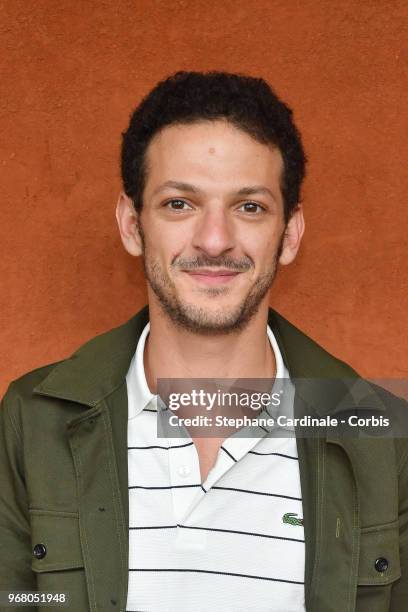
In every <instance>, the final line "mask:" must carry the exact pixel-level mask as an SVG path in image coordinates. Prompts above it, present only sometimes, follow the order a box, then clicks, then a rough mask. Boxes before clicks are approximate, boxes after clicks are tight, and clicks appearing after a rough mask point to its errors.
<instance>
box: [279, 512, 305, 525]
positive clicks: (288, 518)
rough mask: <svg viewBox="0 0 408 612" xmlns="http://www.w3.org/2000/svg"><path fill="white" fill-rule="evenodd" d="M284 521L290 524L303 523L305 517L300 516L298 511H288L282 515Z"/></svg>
mask: <svg viewBox="0 0 408 612" xmlns="http://www.w3.org/2000/svg"><path fill="white" fill-rule="evenodd" d="M282 521H283V522H284V523H287V524H288V525H303V519H302V518H298V515H297V514H296V512H286V514H284V515H283V516H282Z"/></svg>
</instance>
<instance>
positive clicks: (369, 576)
mask: <svg viewBox="0 0 408 612" xmlns="http://www.w3.org/2000/svg"><path fill="white" fill-rule="evenodd" d="M400 577H401V565H400V555H399V526H398V521H394V522H392V523H387V524H385V525H377V526H374V527H365V528H363V529H362V530H361V540H360V561H359V568H358V585H359V586H360V585H361V586H373V585H374V586H375V585H378V586H379V585H387V584H390V583H392V582H394V581H395V580H398V578H400Z"/></svg>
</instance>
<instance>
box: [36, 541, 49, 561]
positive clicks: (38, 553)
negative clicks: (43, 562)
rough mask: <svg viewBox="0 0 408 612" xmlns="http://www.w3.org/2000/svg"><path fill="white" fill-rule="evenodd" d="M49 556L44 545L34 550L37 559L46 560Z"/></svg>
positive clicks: (37, 545) (38, 545)
mask: <svg viewBox="0 0 408 612" xmlns="http://www.w3.org/2000/svg"><path fill="white" fill-rule="evenodd" d="M46 554H47V549H46V548H45V546H44V544H36V545H35V546H34V548H33V555H34V557H35V558H36V559H44V557H45V555H46Z"/></svg>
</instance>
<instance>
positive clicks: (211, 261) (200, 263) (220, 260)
mask: <svg viewBox="0 0 408 612" xmlns="http://www.w3.org/2000/svg"><path fill="white" fill-rule="evenodd" d="M171 267H172V268H176V269H177V268H182V269H183V270H195V269H196V268H227V269H228V270H235V271H238V272H246V271H247V270H249V269H250V268H252V267H253V262H252V260H250V259H249V258H247V257H244V258H242V259H238V260H236V261H235V260H233V259H229V258H227V257H225V256H222V257H207V256H205V255H201V256H198V257H195V258H194V259H185V258H184V259H183V258H181V257H180V258H176V259H175V260H174V261H173V262H172V264H171Z"/></svg>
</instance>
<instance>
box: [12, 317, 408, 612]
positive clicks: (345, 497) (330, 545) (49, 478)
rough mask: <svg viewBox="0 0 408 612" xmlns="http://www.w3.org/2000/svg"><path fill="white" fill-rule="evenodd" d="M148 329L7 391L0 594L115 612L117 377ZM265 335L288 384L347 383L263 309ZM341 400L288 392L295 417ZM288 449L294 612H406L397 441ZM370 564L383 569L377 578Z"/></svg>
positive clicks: (122, 395)
mask: <svg viewBox="0 0 408 612" xmlns="http://www.w3.org/2000/svg"><path fill="white" fill-rule="evenodd" d="M148 318H149V311H148V307H147V306H146V307H144V308H143V309H142V310H141V311H140V312H139V313H138V314H137V315H136V316H135V317H133V318H132V319H131V320H130V321H128V322H127V323H126V324H125V325H122V326H121V327H118V328H115V329H113V330H111V331H109V332H107V333H105V334H102V335H100V336H98V337H96V338H94V339H92V340H90V341H89V342H88V343H87V344H85V345H84V346H83V347H81V348H80V349H79V350H78V351H77V352H76V353H75V354H74V355H73V356H72V357H71V358H69V359H66V360H63V361H61V362H58V363H57V364H52V365H48V366H45V367H43V368H40V369H37V370H35V371H33V372H30V373H28V374H26V375H25V376H23V377H21V378H20V379H19V380H17V381H14V382H13V383H11V385H10V387H9V389H8V391H7V393H6V395H5V397H4V399H3V402H2V404H3V407H2V410H1V412H0V415H1V430H0V486H1V490H0V591H1V590H18V589H20V590H22V589H25V590H39V591H45V592H62V593H64V592H65V593H68V594H69V596H70V604H69V606H68V607H65V608H59V609H61V610H66V611H67V612H86V611H88V610H91V611H98V612H102V611H103V612H105V611H106V612H115V611H119V610H125V609H126V598H127V582H128V488H127V486H128V482H127V443H126V441H127V391H126V380H125V376H126V373H127V370H128V367H129V364H130V361H131V358H132V356H133V354H134V352H135V349H136V345H137V341H138V338H139V336H140V334H141V332H142V329H143V327H144V326H145V324H146V323H147V321H148ZM269 325H270V326H271V328H272V330H273V332H274V334H275V337H276V339H277V341H278V343H279V346H280V349H281V352H282V356H283V359H284V361H285V363H286V366H287V367H288V370H289V372H290V374H291V376H292V377H310V378H312V379H313V378H317V377H322V378H327V377H331V378H335V379H337V378H338V379H341V378H342V377H353V378H355V377H357V374H356V373H355V372H354V370H352V369H351V368H350V367H349V366H348V365H346V364H345V363H343V362H341V361H339V360H337V359H335V358H334V357H333V356H331V355H330V354H329V353H327V352H326V351H325V350H324V349H323V348H321V347H319V346H318V345H317V344H316V343H315V342H313V340H311V339H310V338H308V337H307V336H306V335H304V334H303V333H302V332H301V331H299V330H298V329H297V328H296V327H294V326H293V325H291V324H290V323H289V322H288V321H287V320H285V319H284V318H283V317H282V316H280V315H279V314H278V313H277V312H275V311H274V310H272V309H270V311H269ZM359 380H360V379H359ZM367 384H368V383H367ZM339 388H340V387H339ZM341 396H342V392H341V393H340V395H338V396H336V400H334V398H333V397H332V396H331V395H330V394H327V395H326V394H325V393H323V392H322V391H321V390H319V389H314V388H313V385H312V386H311V387H306V388H305V389H302V388H298V387H296V395H295V411H298V410H299V409H300V408H299V406H303V408H304V407H305V406H306V407H307V409H308V410H309V411H312V412H313V413H314V414H317V415H325V414H334V413H336V411H338V410H339V398H341ZM367 397H368V398H369V403H370V405H375V407H376V409H378V410H379V411H384V410H387V405H388V403H391V402H394V403H395V402H401V406H402V405H403V402H402V400H399V398H396V397H395V396H394V395H392V394H390V393H388V392H387V391H385V390H383V389H381V388H379V387H375V388H374V387H370V392H369V394H368V396H367ZM366 400H367V398H366ZM362 403H363V404H364V402H362ZM340 404H341V402H340ZM360 404H361V402H360ZM366 404H367V402H366ZM366 404H365V405H366ZM347 406H348V407H349V404H347ZM360 407H361V406H360ZM362 409H364V406H363V407H362ZM405 409H406V408H405ZM297 445H298V453H299V468H300V478H301V487H302V498H303V512H304V529H305V540H306V549H305V550H306V560H305V592H306V606H307V611H308V612H354V611H356V612H385V611H386V610H387V611H389V610H391V611H392V612H404V611H406V610H408V439H402V438H400V439H391V438H377V439H372V438H365V439H352V438H343V439H341V438H340V437H338V436H337V435H336V434H334V433H330V434H327V435H324V436H323V437H320V438H298V439H297ZM36 544H44V545H45V547H46V555H45V556H44V557H43V558H36V557H35V556H34V555H33V548H34V546H35V545H36ZM379 558H384V559H386V560H387V562H388V567H387V569H385V571H383V572H382V573H380V572H379V571H378V570H377V569H376V567H375V562H376V560H378V559H379ZM377 568H378V563H377ZM267 606H268V602H265V606H264V607H265V609H266V608H267ZM0 609H1V610H2V611H6V610H10V611H12V610H14V609H15V608H11V607H10V608H8V607H4V606H3V607H0ZM47 609H48V608H45V607H41V606H38V607H37V608H35V607H33V608H25V610H44V611H45V610H47ZM54 609H55V608H54ZM192 612H194V611H192ZM282 612H286V611H282Z"/></svg>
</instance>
